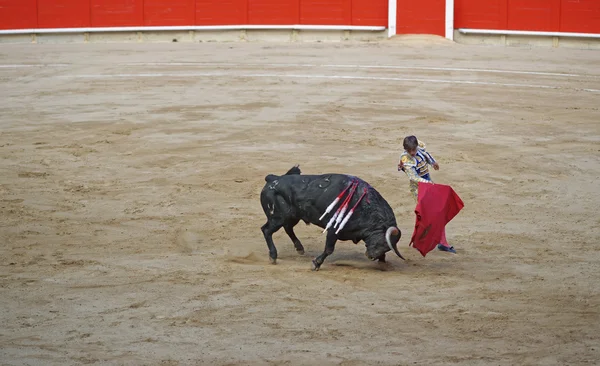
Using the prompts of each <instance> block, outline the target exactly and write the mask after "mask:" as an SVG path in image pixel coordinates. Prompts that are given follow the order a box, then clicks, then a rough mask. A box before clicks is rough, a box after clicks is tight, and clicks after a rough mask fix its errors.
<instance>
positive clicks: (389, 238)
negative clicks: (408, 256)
mask: <svg viewBox="0 0 600 366" xmlns="http://www.w3.org/2000/svg"><path fill="white" fill-rule="evenodd" d="M392 235H394V236H395V235H400V236H402V232H401V231H400V229H398V228H397V227H395V226H390V227H389V228H388V229H387V231H386V232H385V241H386V242H387V245H388V247H390V249H391V250H393V251H394V253H396V255H397V256H398V257H400V258H402V260H405V259H404V257H403V256H402V254H400V252H399V251H398V241H396V242H395V243H392ZM398 240H400V237H398Z"/></svg>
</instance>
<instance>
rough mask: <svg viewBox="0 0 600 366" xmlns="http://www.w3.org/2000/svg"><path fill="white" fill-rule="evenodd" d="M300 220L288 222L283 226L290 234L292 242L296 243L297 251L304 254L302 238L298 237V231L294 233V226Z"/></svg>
mask: <svg viewBox="0 0 600 366" xmlns="http://www.w3.org/2000/svg"><path fill="white" fill-rule="evenodd" d="M298 222H300V220H295V221H294V222H291V223H287V224H285V225H283V228H284V229H285V232H286V233H287V234H288V236H289V237H290V239H292V242H293V243H294V248H296V252H297V253H298V254H300V255H303V254H304V247H303V246H302V243H301V242H300V239H298V237H297V236H296V233H294V226H296V224H298Z"/></svg>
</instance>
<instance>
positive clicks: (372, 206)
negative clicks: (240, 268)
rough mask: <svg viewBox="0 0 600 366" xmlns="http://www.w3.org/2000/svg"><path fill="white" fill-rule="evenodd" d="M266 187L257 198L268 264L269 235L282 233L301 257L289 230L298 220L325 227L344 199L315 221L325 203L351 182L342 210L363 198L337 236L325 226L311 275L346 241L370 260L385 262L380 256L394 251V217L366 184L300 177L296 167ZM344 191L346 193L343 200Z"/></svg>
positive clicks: (340, 177) (270, 178)
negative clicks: (348, 198) (353, 187)
mask: <svg viewBox="0 0 600 366" xmlns="http://www.w3.org/2000/svg"><path fill="white" fill-rule="evenodd" d="M265 181H266V184H265V186H264V187H263V189H262V191H261V193H260V203H261V205H262V208H263V210H264V212H265V215H266V216H267V223H266V224H264V225H263V226H262V228H261V229H262V232H263V234H264V236H265V240H266V242H267V246H268V247H269V257H270V260H271V263H273V264H275V263H276V261H277V248H275V244H274V243H273V233H275V232H276V231H277V230H279V229H280V228H282V227H283V228H284V229H285V232H286V233H287V235H288V236H289V237H290V239H291V240H292V242H293V243H294V247H295V248H296V251H297V252H298V253H299V254H304V247H303V246H302V244H301V243H300V240H299V239H298V237H296V234H295V233H294V226H296V224H298V222H300V220H302V221H304V222H305V223H306V224H313V225H317V226H319V227H321V228H323V229H324V228H325V227H326V225H327V223H328V221H329V219H330V218H331V216H332V215H333V214H334V212H335V211H336V210H337V208H338V207H339V206H340V205H341V204H342V202H343V200H344V199H345V197H343V198H342V200H341V201H340V203H338V204H337V205H336V207H334V208H333V210H332V211H331V212H330V213H329V214H328V215H326V216H325V217H324V218H323V219H322V220H319V218H320V217H321V215H323V213H324V212H325V210H326V209H327V207H328V206H329V204H331V202H333V200H335V198H336V197H337V196H338V194H340V193H341V192H342V191H344V189H346V188H347V187H348V186H349V185H350V184H352V182H357V184H358V185H357V187H356V191H355V193H354V195H353V196H352V199H351V201H350V204H349V205H348V210H349V209H350V208H352V207H353V206H354V205H355V203H356V202H357V201H358V200H359V197H360V196H361V194H362V193H363V192H366V193H365V196H364V198H363V199H362V200H361V201H360V202H359V205H358V206H357V208H356V211H355V212H354V214H353V215H352V217H351V218H350V219H349V221H348V222H347V223H346V225H345V226H344V227H343V229H342V230H340V231H339V233H338V234H336V233H335V232H336V231H337V229H334V228H333V227H331V228H330V229H329V230H328V231H327V238H326V240H325V250H324V251H323V253H322V254H321V255H320V256H318V257H317V258H315V259H313V261H312V262H313V270H318V269H319V268H320V267H321V265H322V264H323V261H325V258H327V256H329V255H330V254H331V253H333V251H334V249H335V243H336V242H337V241H338V240H342V241H348V240H351V241H352V242H354V244H357V243H358V242H359V241H361V240H362V241H364V242H365V246H366V248H367V251H366V253H365V254H366V255H367V257H368V258H369V259H370V260H376V259H378V260H379V261H381V262H384V261H385V253H386V252H388V251H389V250H393V251H394V252H395V253H396V255H398V256H399V257H400V258H402V259H404V258H403V257H402V255H401V254H400V252H398V248H397V243H398V241H399V240H400V237H401V235H402V233H401V231H400V229H398V227H397V224H396V217H395V215H394V212H393V210H392V208H391V207H390V205H389V204H388V203H387V201H386V200H385V199H384V198H383V197H382V196H381V195H380V194H379V192H377V190H375V188H373V187H371V186H370V185H369V184H368V183H366V182H365V181H363V180H362V179H360V178H357V177H354V176H351V175H345V174H322V175H302V174H301V172H300V169H299V168H298V166H295V167H293V168H292V169H290V170H289V171H288V172H287V173H286V174H285V175H281V176H278V175H273V174H269V175H267V176H266V177H265ZM349 192H350V190H348V192H347V193H346V195H348V194H349Z"/></svg>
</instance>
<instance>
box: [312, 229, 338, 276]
mask: <svg viewBox="0 0 600 366" xmlns="http://www.w3.org/2000/svg"><path fill="white" fill-rule="evenodd" d="M337 239H338V238H337V235H335V232H334V230H329V231H327V239H325V250H324V251H323V253H322V254H321V255H320V256H318V257H317V258H315V259H313V261H312V270H313V271H318V270H319V268H321V264H323V262H324V261H325V258H327V257H328V256H329V255H331V253H333V251H334V250H335V243H336V242H337Z"/></svg>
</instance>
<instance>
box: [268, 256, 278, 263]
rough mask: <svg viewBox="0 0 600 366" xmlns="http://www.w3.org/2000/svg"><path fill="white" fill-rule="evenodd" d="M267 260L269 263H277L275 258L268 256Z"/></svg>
mask: <svg viewBox="0 0 600 366" xmlns="http://www.w3.org/2000/svg"><path fill="white" fill-rule="evenodd" d="M269 262H270V263H271V264H277V258H271V257H269Z"/></svg>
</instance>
